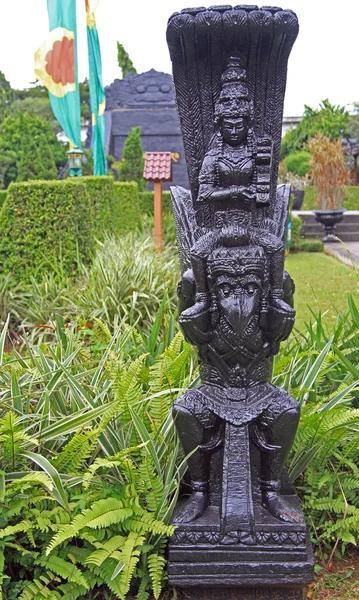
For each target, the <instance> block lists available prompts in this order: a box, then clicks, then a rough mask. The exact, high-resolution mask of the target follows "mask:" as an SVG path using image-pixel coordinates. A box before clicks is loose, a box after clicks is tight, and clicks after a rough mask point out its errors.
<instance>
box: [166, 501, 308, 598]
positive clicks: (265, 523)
mask: <svg viewBox="0 0 359 600" xmlns="http://www.w3.org/2000/svg"><path fill="white" fill-rule="evenodd" d="M285 498H286V500H287V502H289V503H290V504H292V505H293V507H295V508H296V509H297V510H298V511H300V506H299V503H298V500H297V499H296V498H295V497H291V496H286V497H285ZM219 512H220V511H219V507H215V506H210V507H209V508H208V509H207V511H206V513H205V514H204V515H203V517H201V518H200V519H198V520H197V521H195V522H194V523H188V524H181V525H179V526H178V527H177V529H176V531H175V533H174V535H173V536H172V537H171V539H170V542H169V556H168V559H169V560H168V577H169V583H170V584H171V585H175V586H178V587H180V588H186V594H187V591H188V594H192V595H189V598H192V597H193V598H194V596H193V589H194V588H195V589H200V588H202V589H206V590H207V594H214V593H215V590H214V588H218V589H221V590H223V589H225V588H227V590H226V593H225V595H224V592H223V591H222V592H221V593H222V596H221V595H219V596H216V595H214V596H211V595H207V596H203V595H202V596H201V598H203V600H204V599H206V600H207V598H208V599H210V600H212V598H213V600H216V599H217V597H218V599H220V598H225V599H226V600H229V598H232V597H233V599H235V598H243V599H247V598H248V599H252V598H253V599H255V598H258V600H259V599H262V598H263V599H264V598H266V599H267V598H268V600H272V598H273V600H276V599H277V598H278V600H279V599H282V598H283V600H284V599H286V600H287V599H288V600H289V599H290V600H291V599H292V598H293V600H294V599H295V600H297V599H298V600H299V598H300V600H301V598H302V596H301V595H300V594H302V590H303V588H304V587H305V586H306V585H307V584H309V583H311V582H312V581H313V576H314V573H313V569H314V558H313V553H312V548H311V544H310V540H309V536H308V534H307V531H306V525H305V522H304V517H303V521H302V522H301V523H284V522H283V521H278V520H277V519H275V518H274V517H272V516H271V515H270V514H269V513H268V511H266V510H265V509H263V507H262V506H256V507H255V524H254V528H253V529H252V530H251V531H249V530H247V531H233V532H228V531H226V532H224V531H223V530H221V526H220V518H219ZM248 588H252V591H248V592H245V590H247V589H248ZM282 588H286V589H285V593H286V594H287V596H285V595H283V594H282V591H281V589H282ZM278 589H279V590H280V593H281V594H282V595H277V596H276V595H273V594H274V590H278ZM289 590H291V593H292V594H294V595H293V596H288V591H289ZM216 593H217V592H216ZM231 593H233V594H234V595H233V596H230V595H229V594H231ZM276 593H277V594H278V593H279V592H276ZM236 594H237V595H236ZM246 594H247V595H246ZM248 594H249V595H248ZM250 594H252V595H250ZM256 594H257V595H256ZM258 594H259V595H258ZM260 594H267V595H260ZM268 594H269V595H268ZM270 594H272V595H270ZM298 594H299V595H298Z"/></svg>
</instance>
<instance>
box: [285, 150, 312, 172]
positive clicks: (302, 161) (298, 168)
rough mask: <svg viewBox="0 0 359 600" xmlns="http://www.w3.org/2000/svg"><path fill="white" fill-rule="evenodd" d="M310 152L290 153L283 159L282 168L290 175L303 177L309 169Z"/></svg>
mask: <svg viewBox="0 0 359 600" xmlns="http://www.w3.org/2000/svg"><path fill="white" fill-rule="evenodd" d="M309 160H310V152H306V151H305V150H301V151H299V152H292V153H291V154H288V156H286V157H285V159H284V161H283V162H284V166H285V169H286V170H287V171H289V172H290V173H295V174H296V175H299V177H304V176H305V175H306V174H307V173H308V171H309V169H310V164H309Z"/></svg>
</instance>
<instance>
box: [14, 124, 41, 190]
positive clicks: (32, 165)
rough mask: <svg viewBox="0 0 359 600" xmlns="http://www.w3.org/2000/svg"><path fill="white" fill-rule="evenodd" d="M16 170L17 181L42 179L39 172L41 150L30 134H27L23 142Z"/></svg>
mask: <svg viewBox="0 0 359 600" xmlns="http://www.w3.org/2000/svg"><path fill="white" fill-rule="evenodd" d="M16 168H17V177H16V181H29V180H31V179H42V177H39V172H40V170H41V159H40V153H39V148H38V146H37V143H36V141H35V139H34V138H33V137H32V136H31V134H30V133H26V134H25V135H24V137H23V138H22V140H21V150H20V152H19V157H18V160H17V163H16Z"/></svg>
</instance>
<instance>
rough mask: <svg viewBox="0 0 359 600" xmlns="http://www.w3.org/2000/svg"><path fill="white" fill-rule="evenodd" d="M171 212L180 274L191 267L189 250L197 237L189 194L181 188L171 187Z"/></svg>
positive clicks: (197, 230)
mask: <svg viewBox="0 0 359 600" xmlns="http://www.w3.org/2000/svg"><path fill="white" fill-rule="evenodd" d="M171 198H172V210H173V216H174V221H175V228H176V237H177V243H178V254H179V259H180V266H181V273H182V274H183V273H184V272H185V271H186V270H187V269H189V268H190V267H191V260H190V249H191V247H192V246H193V244H194V242H195V241H196V239H198V235H199V227H197V224H196V219H195V213H194V210H193V205H192V198H191V192H190V191H189V190H185V189H184V188H183V187H179V186H177V187H171Z"/></svg>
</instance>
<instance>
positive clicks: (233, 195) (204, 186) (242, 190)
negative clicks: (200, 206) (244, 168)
mask: <svg viewBox="0 0 359 600" xmlns="http://www.w3.org/2000/svg"><path fill="white" fill-rule="evenodd" d="M216 162H217V157H216V154H215V153H214V152H213V151H210V152H209V153H208V154H207V155H206V156H205V157H204V160H203V163H202V167H201V171H200V175H199V192H198V198H197V201H198V202H218V201H219V202H221V201H222V202H224V201H226V200H227V201H228V200H243V201H244V202H245V201H252V200H254V199H255V194H256V188H255V185H253V184H252V183H251V184H249V185H231V186H227V187H226V186H220V185H219V183H218V177H217V169H216Z"/></svg>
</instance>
